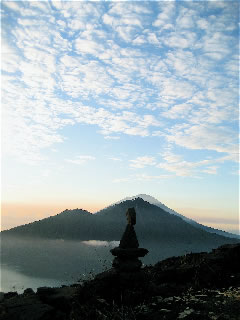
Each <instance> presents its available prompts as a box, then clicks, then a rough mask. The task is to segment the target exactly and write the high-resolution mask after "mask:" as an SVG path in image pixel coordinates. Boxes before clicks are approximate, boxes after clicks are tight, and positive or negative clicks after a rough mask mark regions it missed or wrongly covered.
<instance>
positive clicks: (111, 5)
mask: <svg viewBox="0 0 240 320" xmlns="http://www.w3.org/2000/svg"><path fill="white" fill-rule="evenodd" d="M238 14H239V4H238V2H237V1H233V2H232V1H224V2H221V1H210V2H207V1H205V2H204V1H185V2H184V1H178V2H174V1H154V2H153V1H146V2H142V1H139V2H131V1H129V2H117V1H116V2H115V1H114V2H103V1H99V2H77V1H62V2H60V1H58V2H50V1H49V2H48V1H32V2H27V1H21V2H17V1H15V2H7V1H3V2H2V7H1V15H2V63H1V66H2V110H3V113H2V125H3V143H2V155H3V174H2V176H3V177H2V186H3V192H2V202H3V204H4V209H3V213H2V217H3V227H4V224H5V225H6V226H7V225H8V227H9V226H10V225H11V226H12V225H14V224H15V225H16V224H21V223H24V222H26V221H32V220H34V219H36V218H41V217H43V216H44V215H45V216H46V215H49V214H52V213H53V212H57V210H59V209H60V208H62V209H64V208H66V207H68V208H70V207H83V208H86V209H89V210H92V211H94V210H97V209H100V208H103V207H104V206H107V205H109V204H111V203H113V202H115V201H118V200H120V199H121V198H124V197H126V196H132V195H135V194H138V193H147V194H150V195H152V196H155V197H156V198H158V199H159V200H160V201H161V202H163V203H165V204H166V205H168V206H169V207H171V208H172V209H175V210H177V211H179V212H181V213H183V214H185V215H186V216H189V217H191V218H194V219H196V220H198V221H200V222H202V223H204V222H206V223H207V221H208V222H209V223H208V224H210V223H211V225H212V226H215V227H219V228H220V227H221V228H222V229H224V228H225V229H226V230H235V231H236V230H237V228H238V171H239V170H238V163H239V161H238V159H239V149H238V91H239V83H238V74H239V69H238V50H239V24H238V20H239V16H238ZM42 204H44V205H45V206H44V208H43V209H42V211H41V213H40V211H39V214H38V215H37V214H36V208H37V207H38V208H39V206H40V205H42ZM20 206H22V207H23V208H24V206H26V210H25V212H26V214H25V215H24V214H23V213H21V214H20V209H19V210H18V208H20ZM27 206H31V208H33V207H34V206H35V207H36V208H35V209H31V210H28V209H27ZM9 208H10V209H9ZM13 208H14V209H13ZM23 212H24V210H23ZM10 221H11V223H10Z"/></svg>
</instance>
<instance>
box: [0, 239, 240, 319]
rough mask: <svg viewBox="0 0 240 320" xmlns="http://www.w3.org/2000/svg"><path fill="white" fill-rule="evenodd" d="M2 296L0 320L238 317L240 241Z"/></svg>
mask: <svg viewBox="0 0 240 320" xmlns="http://www.w3.org/2000/svg"><path fill="white" fill-rule="evenodd" d="M0 298H1V303H0V319H2V320H15V319H16V320H25V319H26V320H50V319H51V320H52V319H53V320H55V319H56V320H81V319H83V320H91V319H92V320H95V319H96V320H104V319H106V320H123V319H124V320H128V319H129V320H143V319H146V320H148V319H149V320H155V319H156V320H157V319H191V320H194V319H201V320H202V319H212V320H224V319H230V320H231V319H232V320H237V319H239V320H240V244H237V245H226V246H222V247H219V248H218V249H216V250H213V251H212V252H211V253H195V254H188V255H185V256H181V257H173V258H169V259H166V260H164V261H161V262H159V263H157V264H156V265H154V266H147V267H145V268H143V269H142V270H141V271H140V272H136V273H120V274H119V273H117V272H116V271H115V270H113V269H112V270H109V271H107V272H104V273H102V274H100V275H98V276H96V277H95V279H93V280H91V281H86V282H85V283H83V284H81V285H79V284H76V285H72V286H63V287H61V288H46V287H44V288H39V289H38V290H37V292H36V293H34V292H33V291H32V290H31V289H26V290H25V292H24V293H23V294H17V293H16V292H9V293H7V294H1V297H0Z"/></svg>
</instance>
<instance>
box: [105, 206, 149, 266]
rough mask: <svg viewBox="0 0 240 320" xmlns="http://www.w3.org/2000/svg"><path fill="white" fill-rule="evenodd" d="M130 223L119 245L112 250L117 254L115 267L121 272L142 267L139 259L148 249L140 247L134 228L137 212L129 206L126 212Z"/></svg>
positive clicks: (114, 262)
mask: <svg viewBox="0 0 240 320" xmlns="http://www.w3.org/2000/svg"><path fill="white" fill-rule="evenodd" d="M126 216H127V220H128V225H127V227H126V230H125V232H124V234H123V236H122V239H121V241H120V244H119V246H118V247H116V248H114V249H112V250H110V251H111V253H112V255H113V256H115V258H114V260H113V264H112V265H113V267H114V268H115V270H117V271H119V272H135V271H138V270H140V269H141V266H142V262H141V261H140V260H139V259H138V258H139V257H144V256H145V255H146V254H147V253H148V250H147V249H144V248H139V243H138V239H137V236H136V232H135V230H134V225H135V224H136V212H135V209H134V208H129V209H128V210H127V212H126Z"/></svg>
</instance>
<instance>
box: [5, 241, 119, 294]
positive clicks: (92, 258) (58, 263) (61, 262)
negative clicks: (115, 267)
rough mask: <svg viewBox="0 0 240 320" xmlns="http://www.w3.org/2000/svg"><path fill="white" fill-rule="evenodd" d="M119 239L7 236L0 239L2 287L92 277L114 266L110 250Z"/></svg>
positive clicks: (8, 288) (14, 288)
mask: <svg viewBox="0 0 240 320" xmlns="http://www.w3.org/2000/svg"><path fill="white" fill-rule="evenodd" d="M118 244H119V242H118V241H112V242H107V241H97V240H89V241H63V240H36V239H35V240H31V241H29V239H25V240H24V239H15V238H6V239H4V240H3V241H2V242H1V251H2V252H1V281H0V284H1V286H0V291H1V292H9V291H17V292H18V293H22V292H23V291H24V290H25V289H26V288H32V289H33V290H34V291H36V289H37V288H38V287H43V286H49V287H60V286H61V285H67V284H72V283H76V282H79V281H82V280H85V279H90V278H92V277H93V275H94V274H97V273H99V272H101V271H104V270H106V269H108V268H110V267H111V261H112V256H111V254H110V252H109V250H110V249H111V248H113V247H115V246H118Z"/></svg>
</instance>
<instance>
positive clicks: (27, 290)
mask: <svg viewBox="0 0 240 320" xmlns="http://www.w3.org/2000/svg"><path fill="white" fill-rule="evenodd" d="M23 294H24V295H30V294H35V292H34V291H33V289H32V288H27V289H25V290H24V291H23Z"/></svg>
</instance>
